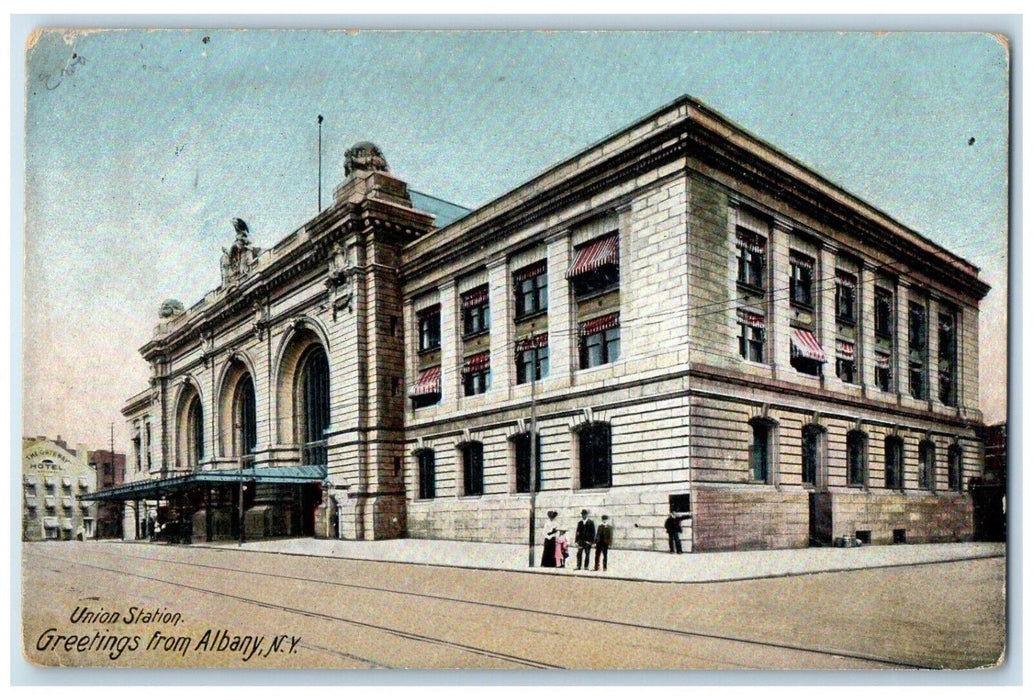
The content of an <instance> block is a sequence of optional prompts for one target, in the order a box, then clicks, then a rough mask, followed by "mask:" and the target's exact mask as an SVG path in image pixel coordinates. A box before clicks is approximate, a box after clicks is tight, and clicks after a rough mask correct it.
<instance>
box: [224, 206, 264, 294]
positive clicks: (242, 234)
mask: <svg viewBox="0 0 1033 700" xmlns="http://www.w3.org/2000/svg"><path fill="white" fill-rule="evenodd" d="M233 230H234V231H236V234H237V238H236V240H234V241H233V245H232V246H230V248H229V249H228V250H227V249H226V248H223V249H222V260H221V263H220V265H221V267H222V283H223V285H232V284H235V283H236V282H238V281H239V280H240V279H242V278H244V277H246V276H247V275H248V273H249V272H251V269H252V268H253V267H254V265H255V262H256V261H257V260H258V254H259V253H261V252H262V250H261V248H258V247H256V246H253V245H251V239H250V238H248V234H249V233H250V230H249V229H248V225H247V223H246V222H245V221H244V220H243V219H233Z"/></svg>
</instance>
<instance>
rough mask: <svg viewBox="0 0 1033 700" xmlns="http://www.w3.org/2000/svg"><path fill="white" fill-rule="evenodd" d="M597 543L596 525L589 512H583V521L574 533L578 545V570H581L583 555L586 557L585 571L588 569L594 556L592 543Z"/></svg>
mask: <svg viewBox="0 0 1033 700" xmlns="http://www.w3.org/2000/svg"><path fill="white" fill-rule="evenodd" d="M594 542H595V523H593V522H592V519H591V518H589V517H588V511H587V510H582V511H581V520H579V521H578V523H577V530H576V531H575V532H574V543H575V544H576V545H577V570H578V571H580V570H581V555H582V554H584V556H585V570H587V569H588V562H589V557H590V556H591V555H592V543H594Z"/></svg>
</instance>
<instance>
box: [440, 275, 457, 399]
mask: <svg viewBox="0 0 1033 700" xmlns="http://www.w3.org/2000/svg"><path fill="white" fill-rule="evenodd" d="M438 293H439V294H440V297H439V298H440V303H441V406H442V408H443V409H445V410H447V411H455V410H457V409H458V407H459V395H460V391H459V352H460V349H459V343H460V338H459V326H458V323H457V318H456V308H457V306H458V303H457V300H456V295H457V294H456V283H455V280H449V281H447V282H444V283H442V285H441V286H440V287H438Z"/></svg>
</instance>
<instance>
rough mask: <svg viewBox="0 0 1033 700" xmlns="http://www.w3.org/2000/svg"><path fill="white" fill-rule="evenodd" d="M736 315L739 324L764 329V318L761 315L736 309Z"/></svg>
mask: <svg viewBox="0 0 1033 700" xmlns="http://www.w3.org/2000/svg"><path fill="white" fill-rule="evenodd" d="M735 315H736V319H737V321H738V322H739V323H742V324H744V325H747V326H750V327H751V328H763V327H764V317H763V316H761V315H760V314H755V313H753V312H752V311H747V310H746V309H736V310H735Z"/></svg>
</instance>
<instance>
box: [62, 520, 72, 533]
mask: <svg viewBox="0 0 1033 700" xmlns="http://www.w3.org/2000/svg"><path fill="white" fill-rule="evenodd" d="M61 527H62V528H64V529H65V530H71V529H72V519H71V518H64V519H62V520H61Z"/></svg>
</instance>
